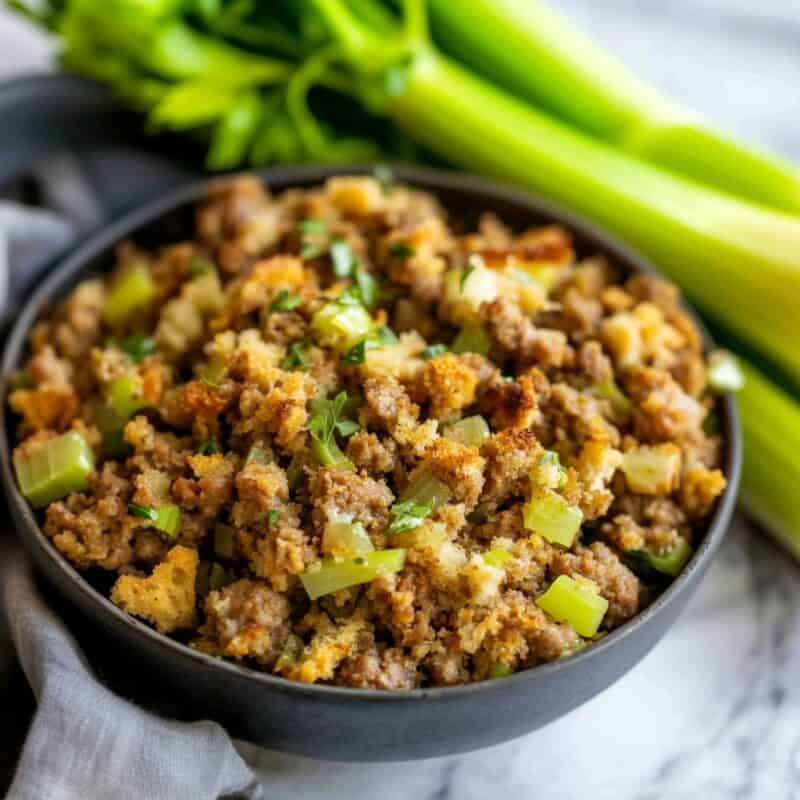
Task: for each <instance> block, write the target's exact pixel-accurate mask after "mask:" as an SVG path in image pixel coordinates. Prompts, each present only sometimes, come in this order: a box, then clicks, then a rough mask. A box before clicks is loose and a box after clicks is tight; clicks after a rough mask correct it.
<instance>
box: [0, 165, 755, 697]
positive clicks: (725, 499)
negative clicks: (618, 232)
mask: <svg viewBox="0 0 800 800" xmlns="http://www.w3.org/2000/svg"><path fill="white" fill-rule="evenodd" d="M388 166H389V167H390V168H391V169H392V171H393V173H394V175H395V176H396V177H397V178H398V179H399V180H400V181H401V182H403V183H408V184H410V185H412V186H414V185H417V186H420V187H421V188H422V189H424V190H426V191H431V192H433V193H437V192H440V191H450V192H455V193H463V194H466V195H473V196H478V197H481V198H482V199H485V205H484V207H482V208H481V209H479V210H481V211H483V210H491V204H492V203H493V202H494V201H500V202H503V203H506V204H511V205H514V206H516V207H517V208H519V209H520V211H522V212H529V213H530V214H531V216H534V217H538V218H543V219H545V220H548V221H552V222H553V223H556V224H561V225H564V226H565V227H567V228H568V230H569V231H570V233H573V234H575V235H576V237H577V238H578V239H580V240H584V241H586V242H588V243H590V244H591V245H592V247H596V248H597V249H598V251H599V252H601V253H603V254H608V255H609V256H611V258H612V259H613V260H614V261H615V262H618V263H620V264H621V265H622V266H623V267H625V268H626V269H628V270H630V271H631V272H640V273H641V272H644V273H651V274H656V275H660V273H659V272H658V271H657V270H656V269H655V268H654V267H653V266H652V265H651V264H650V262H649V261H648V260H647V259H645V258H644V257H643V256H642V255H640V254H639V253H638V252H636V251H634V250H632V249H631V248H629V247H628V246H627V245H625V244H623V243H621V242H620V241H619V240H617V239H616V237H614V236H612V235H610V234H608V233H606V232H605V231H604V230H602V229H601V228H599V227H597V226H595V225H594V224H593V223H590V222H588V221H586V220H585V219H583V218H582V217H580V216H578V215H575V214H573V213H572V212H570V211H566V210H564V209H563V208H562V207H560V206H559V205H557V204H554V203H552V202H550V201H548V200H545V199H543V198H541V197H539V196H538V195H536V194H531V193H528V192H524V191H522V190H520V189H517V188H513V187H510V186H508V185H506V184H503V183H501V182H495V181H490V180H487V179H485V178H481V177H478V176H474V175H469V174H465V173H460V172H455V171H446V170H441V169H431V168H427V167H418V166H411V165H407V164H399V163H389V164H388ZM375 167H376V164H375V163H361V164H341V165H302V166H292V167H273V168H267V169H261V170H249V171H246V172H243V173H233V174H228V175H224V176H217V177H213V176H212V177H205V178H202V179H199V180H197V181H192V182H190V183H188V184H185V185H182V186H180V187H178V188H177V189H175V190H173V191H171V192H169V193H167V194H165V195H163V196H161V197H159V198H156V199H154V200H151V201H150V202H147V203H145V204H144V205H142V206H139V207H138V208H136V209H134V210H132V211H130V212H128V213H126V214H123V215H122V216H121V217H119V218H118V219H116V220H115V221H113V222H112V223H110V224H108V225H105V226H103V227H102V228H101V229H100V230H99V231H97V232H96V233H94V234H93V235H91V236H90V237H89V238H88V239H86V240H85V241H83V242H81V243H79V244H78V245H77V247H75V248H74V249H73V250H72V251H71V252H70V253H69V254H68V255H67V256H66V257H64V258H61V259H59V260H58V262H57V263H56V264H54V265H53V266H52V267H51V268H50V270H49V271H48V273H47V275H46V277H45V278H44V280H43V281H42V282H41V283H40V284H39V285H38V286H37V287H36V289H35V290H34V291H33V292H32V293H31V294H30V296H29V297H28V298H27V300H26V301H25V303H24V305H23V307H22V309H21V311H20V313H19V316H18V317H17V319H16V321H15V322H14V324H13V327H12V329H11V331H10V333H9V335H8V337H7V339H6V343H5V346H4V349H3V357H2V365H1V367H0V369H2V375H0V389H2V406H3V408H2V420H1V421H2V424H0V470H1V471H2V480H3V483H4V487H5V490H6V496H7V498H8V502H9V503H10V505H11V506H12V507H13V510H14V511H15V515H14V516H15V517H16V519H17V520H22V521H23V522H24V525H23V526H19V527H21V528H22V529H21V530H19V531H18V534H19V536H20V538H21V539H22V540H23V543H24V544H25V545H26V547H28V548H29V549H30V548H36V549H38V550H39V551H40V553H41V554H43V555H44V557H46V558H47V559H48V560H49V562H50V565H51V566H52V567H54V568H55V569H57V570H59V571H60V572H61V574H62V576H63V577H65V578H66V580H67V582H68V583H69V585H70V587H71V588H72V589H73V590H74V591H75V592H77V593H78V594H79V595H82V598H83V600H84V601H86V602H87V603H89V604H94V605H95V606H97V607H98V609H97V610H98V612H101V613H105V614H106V615H107V616H108V623H109V624H112V623H114V624H117V625H122V626H124V627H125V628H127V629H128V632H129V633H130V634H132V636H133V637H134V638H135V639H137V641H139V642H141V643H142V646H145V647H146V646H147V645H148V644H149V645H155V646H158V647H161V648H164V649H166V650H167V651H169V652H170V653H171V654H172V655H173V656H174V657H176V658H178V659H181V660H184V661H192V662H195V666H205V667H207V668H208V669H211V670H219V671H221V672H222V673H225V674H227V675H228V676H229V677H230V678H231V679H234V680H245V681H252V682H255V683H256V684H263V685H265V686H266V687H269V688H271V689H274V690H279V691H282V692H287V693H289V694H292V695H301V696H306V697H309V696H310V697H317V698H320V699H321V698H328V699H340V700H343V701H348V702H351V703H357V702H376V701H379V702H383V703H399V702H404V701H419V700H441V701H455V700H456V699H458V698H461V697H469V696H472V695H474V694H477V693H481V694H483V693H490V692H492V691H498V690H499V689H500V688H501V687H502V688H503V689H507V688H511V687H513V686H519V687H521V686H522V685H528V684H531V686H530V688H533V686H534V685H535V681H536V680H537V679H539V680H545V679H546V677H547V676H548V675H551V674H553V673H555V672H560V671H564V670H567V671H569V670H572V669H575V670H577V669H579V668H580V666H581V665H582V664H588V663H589V662H591V661H593V660H596V659H602V658H604V657H605V654H607V653H608V651H609V650H611V649H613V648H615V647H616V646H617V645H621V643H622V642H623V641H624V640H626V639H628V638H630V637H632V636H635V635H636V633H637V632H638V631H640V630H641V629H642V628H643V627H645V626H646V625H647V624H648V623H649V622H650V621H651V620H652V619H653V618H654V617H656V616H658V615H660V614H661V613H662V612H663V611H664V609H665V608H666V607H667V606H668V605H670V604H671V603H672V602H673V600H675V599H676V598H677V597H678V595H680V594H681V592H682V591H683V590H684V589H685V588H688V587H689V586H690V585H691V584H692V583H693V582H694V578H695V576H696V575H697V574H698V573H699V574H701V573H702V572H703V571H704V570H705V568H706V566H707V562H709V561H710V559H711V558H712V556H713V554H714V553H715V552H716V550H717V548H718V547H719V545H720V543H721V541H722V538H723V536H724V535H725V532H726V530H727V528H728V525H729V523H730V520H731V516H732V514H733V509H734V506H735V503H736V496H737V492H738V487H739V478H740V472H741V460H742V440H741V431H740V427H739V415H738V411H737V408H736V402H735V400H734V398H733V396H732V395H730V394H728V395H726V396H724V397H722V398H720V401H721V408H722V412H723V413H722V417H723V419H722V422H723V435H724V439H725V458H724V462H725V463H724V472H725V477H726V479H727V481H728V485H727V487H726V489H725V492H724V494H723V496H722V497H721V498H720V499H719V501H718V502H717V507H716V510H715V511H714V515H713V517H712V518H711V520H710V522H709V524H708V526H707V529H706V533H705V536H704V538H703V540H702V543H701V544H700V546H699V547H697V549H696V550H695V552H694V553H693V555H692V558H691V560H690V561H689V563H688V564H687V565H686V566H685V567H684V569H683V571H682V572H681V573H680V574H679V575H678V576H677V578H675V579H674V580H673V581H672V583H671V584H670V585H669V586H668V587H667V588H666V589H665V590H664V591H663V592H662V593H661V594H660V595H659V596H658V597H657V598H656V600H655V601H654V602H653V603H652V604H651V605H649V606H648V607H647V608H645V609H644V610H643V611H641V612H640V613H638V614H637V615H636V616H634V617H633V618H632V619H630V620H628V621H627V622H625V623H623V624H622V625H620V626H619V627H618V628H616V629H615V630H613V631H611V632H610V633H609V634H607V635H606V636H605V637H604V638H603V639H601V640H600V641H598V642H596V643H595V644H593V645H591V646H590V647H587V648H584V649H583V650H581V651H580V652H578V653H576V654H574V655H571V656H569V657H567V658H564V659H560V660H558V661H554V662H550V663H548V664H542V665H539V666H536V667H531V668H529V669H525V670H521V671H520V672H516V673H514V674H513V675H510V676H508V677H506V678H504V679H503V680H484V681H476V682H473V683H465V684H457V685H454V686H439V687H426V688H419V689H399V690H383V689H359V688H353V687H346V686H331V685H325V684H306V683H302V682H299V681H291V680H288V679H286V678H283V677H280V676H278V675H272V674H270V673H267V672H260V671H258V670H255V669H252V668H250V667H247V666H244V665H241V664H238V663H236V662H233V661H229V660H226V659H220V658H215V657H214V656H211V655H207V654H205V653H202V652H200V651H198V650H194V649H192V648H190V647H189V646H188V645H185V644H183V643H181V642H178V641H176V640H174V639H171V638H170V637H168V636H166V635H165V634H161V633H159V632H158V631H156V630H155V629H153V628H151V627H149V626H148V625H146V624H145V623H144V622H142V621H140V620H139V619H137V618H135V617H133V616H131V615H130V614H127V613H126V612H124V611H123V610H122V609H120V608H119V607H118V606H116V605H114V604H113V603H112V602H111V600H110V599H109V598H108V597H106V596H105V595H103V594H102V593H101V592H100V591H98V590H97V589H95V588H94V587H93V586H92V585H91V584H90V583H89V582H88V581H87V580H86V579H85V578H84V577H83V576H82V575H81V573H80V572H79V571H78V570H77V569H76V568H75V567H74V566H73V565H72V564H71V563H70V562H69V561H67V559H66V557H65V556H63V555H62V554H61V553H60V552H59V551H58V550H57V549H56V548H55V546H54V545H53V544H52V542H51V541H50V540H49V539H48V538H47V537H46V536H45V534H44V532H43V531H42V529H41V527H40V526H39V524H38V522H37V520H36V517H35V514H34V512H33V509H32V508H31V506H30V505H29V504H28V502H27V501H26V500H25V498H24V497H23V496H22V495H21V493H20V492H19V489H18V488H17V483H16V480H15V477H14V471H13V469H12V465H11V452H12V446H11V443H10V442H9V435H8V431H9V410H8V403H7V400H6V398H7V392H8V385H7V381H8V376H9V373H10V372H11V370H13V369H14V368H16V366H17V364H18V362H19V360H20V359H21V357H22V355H23V354H24V351H25V345H26V342H27V338H28V334H29V332H30V328H31V326H32V324H33V323H34V322H35V320H36V318H37V317H38V314H39V312H40V309H41V308H42V307H43V305H44V304H45V303H46V302H47V301H48V300H49V299H50V298H51V297H54V296H58V294H59V293H60V292H63V291H65V290H67V289H68V288H70V287H72V286H74V285H75V283H76V282H77V280H78V279H79V277H80V276H81V273H82V272H83V271H84V270H85V269H86V266H87V265H88V264H89V263H91V262H92V261H94V260H95V259H97V258H98V257H100V256H102V255H103V254H104V253H106V252H108V251H109V250H110V249H111V248H113V246H114V245H115V244H117V243H118V242H119V241H121V240H123V239H125V238H126V237H128V236H132V235H134V236H135V234H136V232H137V231H139V230H140V229H141V228H143V227H144V226H146V225H148V224H152V223H155V222H157V221H158V219H159V218H160V217H163V216H165V215H166V214H167V213H169V212H171V211H174V210H177V209H179V208H181V207H183V206H186V205H189V204H193V203H196V202H197V201H198V200H200V199H201V198H202V197H203V196H204V195H205V193H206V191H207V189H208V187H209V185H211V184H213V183H215V182H218V181H227V180H231V179H234V178H236V177H237V176H238V175H255V176H256V177H257V178H258V179H259V180H261V181H262V182H264V183H266V184H267V185H269V186H273V185H274V186H276V188H277V189H278V190H279V191H282V190H284V189H287V188H292V187H294V186H298V187H300V186H307V185H309V184H314V183H317V182H320V181H323V180H325V179H326V178H328V177H331V176H333V175H359V174H361V175H363V174H371V173H372V172H373V170H374V169H375ZM684 307H685V309H686V310H687V311H688V313H689V314H690V316H691V317H692V319H693V321H694V322H695V323H696V324H697V325H698V326H699V327H700V330H701V332H702V334H703V339H704V346H705V348H706V349H708V348H711V347H713V346H714V343H713V340H712V339H711V337H710V335H709V334H708V331H707V330H706V328H705V326H704V325H703V323H702V321H701V320H700V319H699V317H698V315H697V313H696V312H695V311H694V309H693V308H692V307H691V306H689V305H688V304H686V303H684ZM698 577H699V575H698ZM537 676H538V678H537Z"/></svg>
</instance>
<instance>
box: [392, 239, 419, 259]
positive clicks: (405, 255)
mask: <svg viewBox="0 0 800 800" xmlns="http://www.w3.org/2000/svg"><path fill="white" fill-rule="evenodd" d="M416 252H417V251H416V250H415V249H414V248H413V247H412V246H411V245H410V244H407V243H406V242H392V243H391V244H390V245H389V253H390V254H391V256H392V258H396V259H397V260H398V261H406V260H408V259H409V258H411V256H413V255H414V254H415V253H416Z"/></svg>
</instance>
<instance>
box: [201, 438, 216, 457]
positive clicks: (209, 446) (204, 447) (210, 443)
mask: <svg viewBox="0 0 800 800" xmlns="http://www.w3.org/2000/svg"><path fill="white" fill-rule="evenodd" d="M197 452H198V453H199V454H200V455H201V456H212V455H214V453H219V445H218V444H217V442H216V440H215V439H206V440H205V441H204V442H200V444H199V445H197Z"/></svg>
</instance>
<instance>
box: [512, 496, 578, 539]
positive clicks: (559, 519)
mask: <svg viewBox="0 0 800 800" xmlns="http://www.w3.org/2000/svg"><path fill="white" fill-rule="evenodd" d="M522 516H523V521H524V525H525V528H527V530H529V531H533V533H536V534H538V535H539V536H541V537H542V538H544V539H547V541H548V542H553V543H554V544H561V545H564V547H572V543H573V542H574V541H575V537H576V536H577V535H578V531H579V530H580V529H581V523H582V522H583V513H582V512H581V510H580V508H578V507H577V506H571V505H570V504H569V503H568V502H567V501H566V500H565V499H564V498H563V497H562V496H561V495H560V494H556V493H555V492H554V491H552V490H551V489H536V490H535V491H534V492H533V494H532V495H531V498H530V500H528V502H527V503H525V505H524V506H523V509H522Z"/></svg>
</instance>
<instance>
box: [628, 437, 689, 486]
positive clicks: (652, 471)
mask: <svg viewBox="0 0 800 800" xmlns="http://www.w3.org/2000/svg"><path fill="white" fill-rule="evenodd" d="M620 466H621V469H622V471H623V473H624V474H625V480H626V481H627V483H628V486H629V487H630V489H631V491H634V492H637V493H638V494H650V495H662V494H669V493H670V492H671V491H672V490H673V489H675V488H676V487H677V484H678V482H679V480H680V471H681V451H680V448H679V447H678V446H677V445H675V444H672V443H670V442H666V443H664V444H658V445H652V446H650V445H640V446H639V447H637V448H636V449H635V450H629V451H628V452H627V453H624V454H623V456H622V464H621V465H620Z"/></svg>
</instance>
